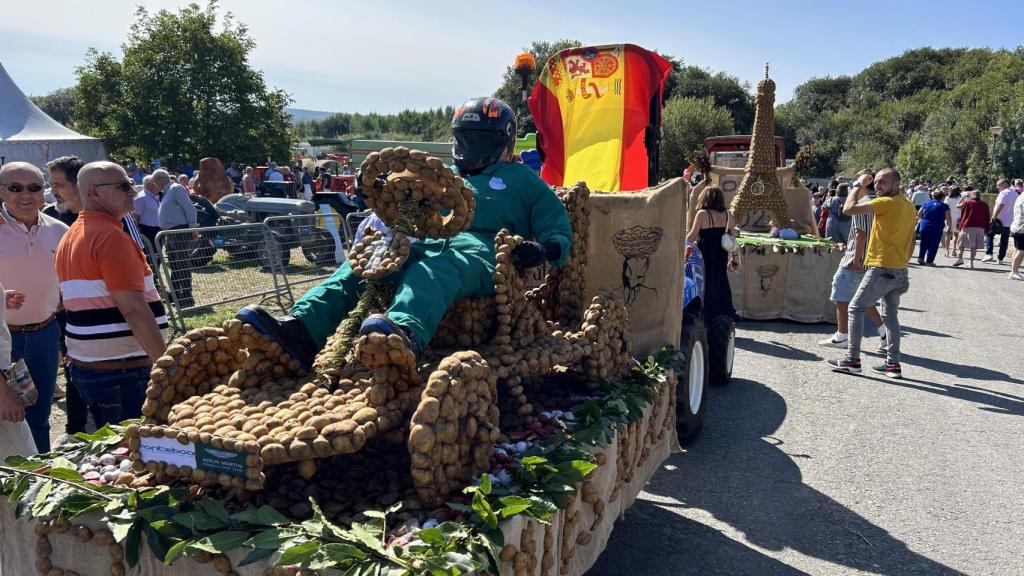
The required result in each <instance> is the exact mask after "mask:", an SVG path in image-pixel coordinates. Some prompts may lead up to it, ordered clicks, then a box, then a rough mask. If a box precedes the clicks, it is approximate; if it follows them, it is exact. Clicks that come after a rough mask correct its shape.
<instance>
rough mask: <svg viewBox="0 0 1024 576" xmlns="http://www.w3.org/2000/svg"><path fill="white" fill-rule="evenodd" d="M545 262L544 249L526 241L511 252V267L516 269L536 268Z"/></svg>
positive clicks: (545, 254) (535, 243)
mask: <svg viewBox="0 0 1024 576" xmlns="http://www.w3.org/2000/svg"><path fill="white" fill-rule="evenodd" d="M545 260H547V253H546V251H545V250H544V247H543V246H541V245H540V244H538V243H537V242H531V241H529V240H527V241H526V242H523V243H522V244H520V245H519V246H516V247H515V248H514V249H513V250H512V265H513V266H515V267H516V268H519V269H523V268H536V267H537V266H540V265H541V264H543V263H544V261H545Z"/></svg>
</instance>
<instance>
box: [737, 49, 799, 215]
mask: <svg viewBox="0 0 1024 576" xmlns="http://www.w3.org/2000/svg"><path fill="white" fill-rule="evenodd" d="M754 107H755V109H754V134H753V135H752V136H751V138H750V155H749V156H748V157H747V165H746V166H745V167H744V169H743V180H742V181H741V182H740V187H739V190H738V192H737V193H736V196H735V197H734V198H733V199H732V213H733V217H734V218H735V219H736V220H735V221H736V222H743V221H744V218H745V217H746V216H747V215H749V214H750V213H752V212H756V211H759V210H763V211H766V212H768V213H769V214H771V217H772V223H773V224H774V226H775V227H776V228H778V229H779V230H784V229H787V228H792V226H793V222H792V220H791V219H790V217H789V209H788V208H787V207H786V199H785V198H784V197H783V196H782V187H781V186H780V185H779V179H778V177H777V176H776V174H775V81H774V80H772V79H771V78H769V77H768V65H767V64H765V66H764V80H761V81H760V82H758V83H757V97H756V98H755V100H754Z"/></svg>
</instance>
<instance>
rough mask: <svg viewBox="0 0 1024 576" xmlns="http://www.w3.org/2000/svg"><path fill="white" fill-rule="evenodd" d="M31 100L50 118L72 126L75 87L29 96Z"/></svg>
mask: <svg viewBox="0 0 1024 576" xmlns="http://www.w3.org/2000/svg"><path fill="white" fill-rule="evenodd" d="M29 100H31V101H32V103H33V104H35V105H36V106H38V107H39V109H40V110H42V111H43V112H46V115H47V116H49V117H50V118H53V119H54V120H56V121H57V122H60V123H61V124H63V125H65V126H71V111H72V109H73V108H74V107H75V89H74V88H58V89H56V90H54V91H53V92H50V93H49V94H46V95H45V96H29Z"/></svg>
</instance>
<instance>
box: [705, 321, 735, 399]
mask: <svg viewBox="0 0 1024 576" xmlns="http://www.w3.org/2000/svg"><path fill="white" fill-rule="evenodd" d="M735 355H736V323H735V322H733V319H732V318H730V317H728V316H717V317H716V318H715V319H714V320H712V321H711V325H710V326H708V364H709V367H710V372H711V378H710V381H711V384H712V385H714V386H725V385H726V384H728V383H729V381H730V380H732V363H733V358H734V357H735Z"/></svg>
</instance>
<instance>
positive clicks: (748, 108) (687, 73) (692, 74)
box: [665, 59, 754, 134]
mask: <svg viewBox="0 0 1024 576" xmlns="http://www.w3.org/2000/svg"><path fill="white" fill-rule="evenodd" d="M672 61H673V62H675V59H672ZM669 78H670V81H669V82H666V83H665V99H666V100H669V99H670V98H672V97H675V96H683V97H690V98H708V97H710V98H711V99H712V100H713V101H714V103H715V106H720V107H723V108H725V109H727V110H728V111H729V113H730V114H731V115H732V118H733V129H734V130H735V131H736V132H734V133H739V134H750V131H751V130H752V129H753V126H754V99H753V97H752V96H751V94H750V83H749V82H741V81H740V79H739V78H736V77H735V76H730V75H728V74H726V73H725V72H716V73H714V74H712V73H711V71H710V70H707V69H704V68H699V67H697V66H680V67H679V68H678V70H676V71H673V73H672V74H671V76H670V77H669Z"/></svg>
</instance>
